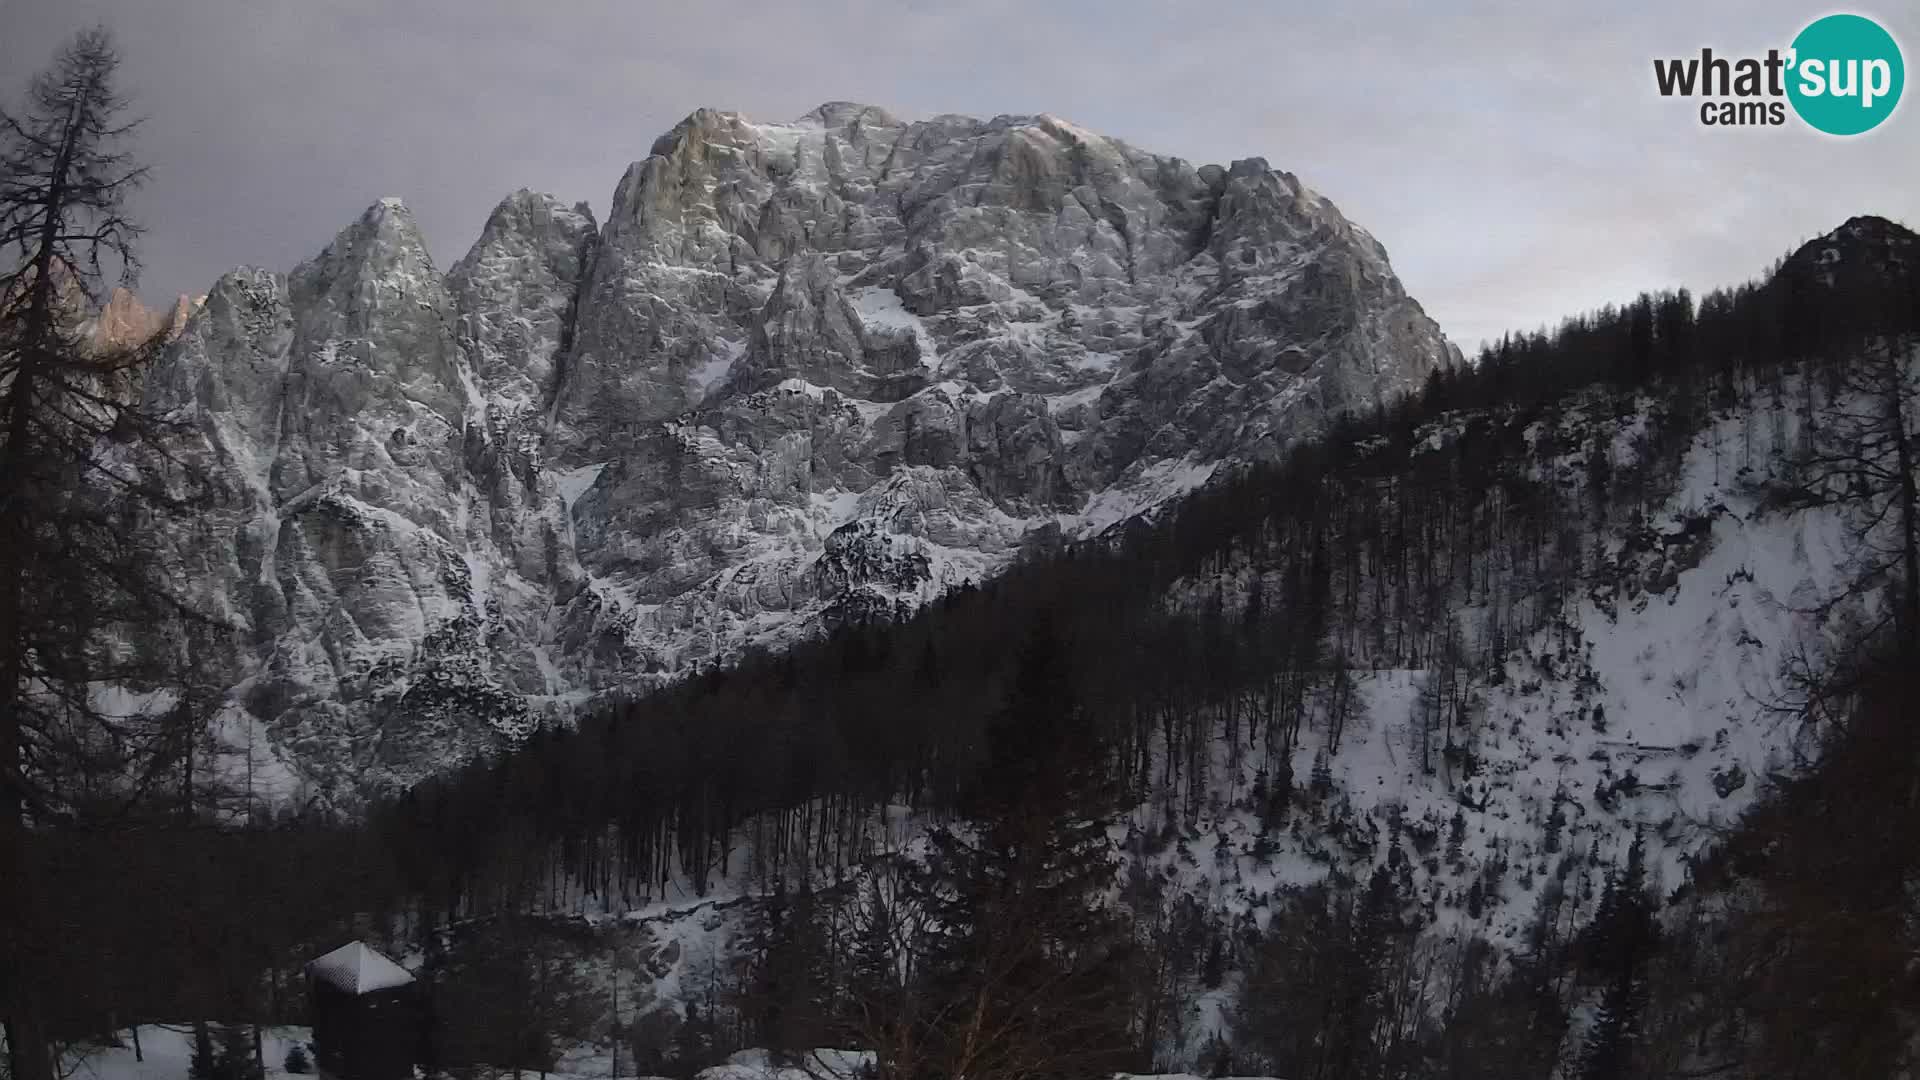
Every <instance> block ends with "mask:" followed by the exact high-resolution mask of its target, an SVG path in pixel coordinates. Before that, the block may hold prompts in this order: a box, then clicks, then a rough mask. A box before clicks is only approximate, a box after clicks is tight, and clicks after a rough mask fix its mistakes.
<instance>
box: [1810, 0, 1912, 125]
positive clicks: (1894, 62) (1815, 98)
mask: <svg viewBox="0 0 1920 1080" xmlns="http://www.w3.org/2000/svg"><path fill="white" fill-rule="evenodd" d="M1787 63H1788V64H1789V65H1790V70H1789V75H1788V82H1787V99H1788V100H1790V101H1792V102H1793V111H1794V112H1797V113H1799V114H1800V119H1802V120H1805V121H1806V122H1807V123H1809V124H1811V125H1813V126H1814V127H1815V128H1817V129H1819V130H1821V131H1824V132H1826V133H1827V134H1829V135H1858V134H1860V133H1861V132H1863V131H1871V130H1873V129H1874V128H1876V127H1878V126H1879V125H1880V122H1881V121H1883V120H1885V119H1886V118H1887V117H1889V116H1891V115H1893V110H1894V106H1896V105H1898V104H1900V90H1901V88H1902V87H1903V86H1905V85H1906V81H1907V71H1906V65H1905V64H1903V63H1901V60H1900V46H1899V45H1898V44H1897V43H1895V42H1894V40H1893V35H1892V34H1889V33H1887V32H1886V31H1885V30H1884V29H1882V28H1881V26H1880V24H1879V23H1877V22H1874V21H1873V20H1872V19H1869V18H1866V17H1865V16H1862V15H1828V16H1827V17H1825V18H1823V19H1815V20H1814V21H1813V22H1811V23H1808V24H1807V28H1806V29H1805V30H1802V31H1800V36H1798V37H1796V38H1794V39H1793V52H1792V53H1791V55H1790V59H1789V60H1788V61H1787Z"/></svg>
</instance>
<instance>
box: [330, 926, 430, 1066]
mask: <svg viewBox="0 0 1920 1080" xmlns="http://www.w3.org/2000/svg"><path fill="white" fill-rule="evenodd" d="M307 992H308V996H307V1000H308V1002H309V1003H310V1004H309V1009H310V1012H311V1019H312V1021H313V1050H314V1064H315V1066H316V1067H317V1068H318V1069H319V1072H320V1076H321V1077H322V1078H324V1080H413V1066H414V1062H415V1061H416V1060H418V1059H419V1056H420V1054H419V1051H420V1048H421V1045H422V1036H423V1033H424V1029H425V1023H424V1021H425V1008H424V1003H423V1002H422V1001H421V995H420V988H419V986H418V985H417V984H416V983H415V982H414V980H413V975H412V973H411V972H409V971H407V969H406V968H403V967H401V966H400V965H399V964H396V963H394V962H393V961H392V960H390V959H388V958H387V957H385V956H382V955H381V954H380V953H379V952H378V951H377V950H374V949H370V948H368V947H367V946H366V945H364V944H362V943H360V942H358V941H354V942H349V943H347V944H345V945H342V946H340V947H339V948H337V949H335V950H333V951H332V952H330V953H327V954H326V955H325V956H321V957H319V958H317V959H314V960H312V961H310V962H309V963H308V964H307Z"/></svg>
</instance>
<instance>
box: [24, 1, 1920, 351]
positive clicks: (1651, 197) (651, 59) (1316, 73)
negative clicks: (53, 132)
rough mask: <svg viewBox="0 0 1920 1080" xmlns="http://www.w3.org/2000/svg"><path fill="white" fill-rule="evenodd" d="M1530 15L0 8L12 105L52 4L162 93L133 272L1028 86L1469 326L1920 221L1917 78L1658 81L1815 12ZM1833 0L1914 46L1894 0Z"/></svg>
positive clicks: (985, 100)
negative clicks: (1206, 177) (1845, 125)
mask: <svg viewBox="0 0 1920 1080" xmlns="http://www.w3.org/2000/svg"><path fill="white" fill-rule="evenodd" d="M1552 6H1553V5H1548V4H1544V3H1537V4H1518V3H1516V4H1511V5H1492V4H1470V3H1450V4H1446V5H1441V4H1435V3H1432V2H1430V0H1426V2H1417V3H1404V4H1386V3H1369V4H1361V3H1340V4H1329V3H1315V4H1305V3H1281V2H1275V0H1266V2H1262V3H1248V4H1236V3H1232V2H1227V0H1222V2H1214V3H1208V4H1199V3H1177V2H1169V0H1141V2H1137V3H1135V2H1128V0H1085V2H1049V0H971V2H967V3H935V2H932V0H872V2H862V0H831V2H829V0H819V2H812V0H770V2H765V3H756V2H724V0H698V2H686V3H676V4H668V3H659V2H651V0H386V2H383V0H0V96H3V97H4V99H5V100H7V101H8V102H9V103H12V102H17V101H18V100H19V95H20V92H21V91H22V90H23V89H24V87H25V84H26V80H27V78H28V76H29V75H30V74H31V73H32V72H33V71H35V70H37V69H39V68H41V67H43V66H45V64H46V62H47V61H48V59H49V58H50V57H51V56H52V54H53V52H54V50H55V49H56V48H57V46H58V45H59V44H60V42H61V41H62V39H64V38H65V37H66V36H67V35H69V34H70V33H72V32H73V31H74V30H75V29H78V28H79V27H81V26H84V25H87V24H89V23H92V22H95V21H104V22H105V23H107V24H108V25H110V26H111V27H113V28H114V29H115V30H116V31H117V32H118V33H119V35H120V38H121V42H122V45H123V48H124V52H125V54H126V63H125V65H124V69H123V72H124V82H125V86H126V89H128V90H129V91H131V92H132V93H133V94H134V95H135V97H136V98H137V104H138V108H139V109H140V111H142V112H144V113H145V114H147V115H148V116H149V118H150V119H149V122H148V124H147V126H146V127H145V128H144V132H143V137H142V143H141V147H140V148H141V151H142V152H143V153H144V155H145V157H146V158H147V160H148V161H149V162H150V163H151V165H152V167H153V179H152V182H151V184H150V185H149V186H148V188H147V189H146V190H145V191H144V192H143V193H142V195H141V197H140V202H139V207H138V209H139V211H140V214H141V216H142V217H143V219H144V221H145V222H146V223H147V225H148V226H149V228H150V232H149V233H148V236H147V238H146V241H145V244H144V254H145V258H146V262H147V266H148V270H147V273H146V275H145V277H144V279H143V281H142V287H141V293H142V294H143V295H144V296H147V297H149V298H153V297H169V296H171V295H173V294H176V293H181V292H202V291H204V290H205V289H206V288H207V286H208V285H210V284H211V283H212V282H213V280H214V279H215V278H216V277H218V276H219V274H220V273H221V272H222V271H224V270H226V269H228V268H230V267H232V266H235V265H239V264H242V263H248V264H255V265H263V266H267V267H271V268H274V269H280V270H285V269H290V268H291V267H292V266H293V265H294V264H296V263H298V262H299V261H300V260H301V259H303V258H305V257H307V256H309V255H311V254H313V253H315V252H316V251H318V250H319V249H320V248H321V247H322V246H323V245H324V244H325V243H326V242H327V241H328V240H329V239H330V238H331V237H332V236H333V234H334V233H335V232H337V231H338V230H339V229H340V228H342V227H343V226H345V225H346V224H348V223H349V222H351V221H352V220H353V219H354V218H355V217H356V216H357V215H358V214H359V213H360V211H361V210H363V209H364V208H365V207H366V206H367V205H368V204H370V203H371V202H373V201H374V200H375V199H377V198H379V197H381V196H384V195H399V196H401V197H403V198H404V199H405V200H406V201H407V204H408V205H409V206H410V207H412V208H413V210H414V213H415V215H416V216H417V218H418V219H419V221H420V223H421V225H422V227H423V228H424V229H425V230H426V232H427V235H428V239H429V241H430V243H431V244H432V246H433V251H434V256H435V258H436V259H437V260H438V261H439V263H440V264H441V265H442V266H443V267H444V266H447V265H450V264H451V263H452V262H453V261H454V260H455V259H457V258H458V257H459V256H460V255H461V253H462V252H464V251H465V249H466V247H467V246H468V245H469V244H470V243H472V241H473V240H474V239H475V238H476V237H477V236H478V234H479V231H480V226H481V225H482V223H483V222H484V221H485V218H486V214H487V212H488V210H489V209H491V208H492V206H493V204H494V203H495V202H497V201H498V200H499V198H500V197H501V196H502V195H504V194H506V193H507V192H508V191H511V190H513V189H514V188H518V187H531V188H535V189H541V190H546V191H551V192H553V193H555V194H557V195H559V196H561V197H562V198H565V199H567V200H569V201H573V200H579V199H585V200H587V201H588V202H590V203H592V204H593V207H594V209H595V212H596V213H598V214H601V215H604V213H605V211H606V207H607V203H608V199H609V196H610V195H611V193H612V191H613V186H614V183H615V181H616V180H618V179H619V177H620V174H621V171H622V170H623V169H624V167H625V166H626V164H627V163H628V162H630V161H632V160H634V159H637V158H640V157H644V156H645V155H646V152H647V149H648V147H649V146H651V145H652V143H653V140H654V139H655V138H656V137H657V136H658V135H660V134H661V133H662V132H664V131H666V130H667V129H669V128H670V127H672V126H673V124H674V123H675V122H676V121H678V120H679V119H680V118H682V117H683V116H685V115H686V114H687V113H689V112H691V111H692V110H693V109H695V108H697V107H699V106H703V105H706V106H714V107H718V108H725V109H735V110H739V111H741V112H743V113H746V114H747V115H749V116H752V117H754V118H757V119H768V120H780V119H787V118H791V117H794V116H798V115H800V114H801V113H804V112H806V111H807V110H808V109H811V108H812V107H813V106H815V105H817V104H819V103H821V102H823V101H831V100H849V101H861V102H868V103H871V104H876V105H881V106H884V107H885V108H887V109H888V110H889V111H891V112H893V113H895V114H896V115H899V116H902V117H905V118H908V119H912V118H918V117H926V116H932V115H935V114H938V113H943V112H956V113H968V114H973V115H978V116H992V115H995V114H998V113H1037V112H1050V113H1053V114H1055V115H1058V116H1061V117H1065V118H1067V119H1069V120H1072V121H1074V122H1076V123H1079V124H1080V125H1082V126H1084V127H1089V128H1092V129H1094V130H1097V131H1100V132H1103V133H1106V134H1109V135H1113V136H1118V137H1120V138H1123V139H1126V140H1127V141H1129V142H1132V143H1133V144H1135V145H1137V146H1139V147H1142V148H1144V149H1148V150H1152V151H1155V152H1158V153H1164V154H1175V155H1178V156H1180V157H1184V158H1187V159H1189V160H1191V161H1193V162H1195V163H1206V162H1221V163H1225V162H1228V161H1231V160H1232V159H1234V158H1240V157H1249V156H1255V155H1258V156H1262V157H1265V158H1266V159H1267V160H1268V161H1269V162H1270V163H1272V164H1273V166H1274V167H1276V168H1282V169H1286V170H1288V171H1290V172H1293V173H1295V174H1296V175H1298V176H1299V177H1300V178H1301V179H1302V180H1303V181H1305V182H1306V183H1307V184H1308V185H1310V186H1312V187H1314V188H1316V189H1317V190H1319V191H1320V192H1321V193H1322V194H1324V195H1326V196H1328V197H1329V198H1331V199H1332V200H1333V201H1334V202H1335V203H1336V204H1338V205H1339V206H1340V207H1341V209H1342V210H1344V211H1345V212H1346V214H1347V215H1348V216H1349V217H1351V218H1352V219H1354V220H1355V221H1357V222H1359V223H1360V224H1362V225H1364V226H1365V227H1366V228H1367V229H1368V230H1370V231H1371V232H1372V233H1373V234H1374V235H1375V236H1377V237H1378V238H1379V239H1380V240H1381V242H1382V243H1384V244H1385V245H1386V247H1387V250H1388V253H1389V254H1390V255H1391V256H1392V259H1393V263H1394V266H1395V268H1396V269H1397V270H1398V271H1399V274H1400V277H1401V279H1402V280H1403V281H1404V282H1405V283H1406V286H1407V289H1408V291H1409V292H1411V293H1412V294H1413V295H1414V297H1415V298H1417V299H1418V300H1420V301H1421V303H1422V304H1424V305H1425V306H1426V308H1427V310H1428V311H1429V312H1430V313H1431V314H1432V315H1433V316H1434V317H1435V318H1437V319H1438V320H1439V321H1440V324H1441V326H1442V327H1443V328H1444V329H1445V330H1446V331H1447V332H1448V334H1449V335H1450V336H1452V337H1453V338H1454V340H1455V341H1457V342H1459V343H1460V344H1461V345H1462V347H1464V348H1468V349H1471V348H1472V347H1473V346H1474V345H1475V344H1476V343H1477V342H1478V341H1480V340H1481V339H1482V338H1483V337H1487V336H1492V335H1497V334H1498V333H1499V332H1500V331H1501V330H1503V329H1507V328H1530V327H1535V326H1538V325H1540V324H1543V323H1548V322H1552V321H1554V320H1556V319H1557V318H1558V317H1559V316H1561V315H1563V314H1567V313H1570V312H1573V311H1576V310H1581V309H1585V308H1590V307H1593V306H1596V305H1598V304H1601V303H1604V302H1608V301H1616V300H1619V299H1621V298H1623V297H1630V296H1631V295H1632V294H1633V293H1634V292H1637V291H1638V290H1640V289H1643V288H1654V287H1663V286H1674V285H1686V286H1689V287H1692V288H1694V289H1696V290H1699V289H1704V288H1710V287H1712V286H1715V285H1721V284H1727V283H1731V282H1735V281H1738V280H1743V279H1745V278H1748V277H1751V276H1754V275H1755V274H1757V273H1759V272H1760V271H1762V270H1763V269H1764V268H1765V267H1766V266H1767V265H1768V263H1770V262H1771V261H1772V260H1773V259H1774V258H1775V257H1776V256H1778V255H1780V254H1782V253H1783V252H1784V251H1785V250H1786V249H1788V248H1789V247H1791V246H1792V245H1794V244H1796V243H1798V242H1799V241H1801V240H1804V239H1806V238H1809V237H1811V236H1814V235H1817V234H1819V233H1821V232H1825V231H1826V230H1828V229H1830V228H1832V227H1834V226H1835V225H1838V224H1839V223H1840V222H1841V221H1843V220H1844V219H1846V218H1847V217H1849V216H1851V215H1853V214H1858V213H1877V214H1882V215H1885V216H1888V217H1892V218H1894V219H1895V220H1900V221H1904V222H1906V223H1907V224H1909V225H1920V105H1916V104H1915V103H1914V102H1913V101H1910V100H1909V101H1906V102H1904V103H1903V104H1902V106H1901V108H1900V110H1899V112H1897V113H1896V114H1895V115H1894V117H1893V118H1892V119H1891V120H1889V121H1888V122H1887V123H1885V124H1883V125H1882V126H1881V127H1880V128H1879V129H1878V130H1877V131H1875V132H1873V133H1871V134H1869V135H1866V136H1860V137H1856V138H1854V139H1850V140H1840V139H1832V138H1827V137H1824V136H1821V135H1818V134H1815V133H1813V132H1812V131H1810V130H1808V129H1807V128H1805V127H1804V126H1801V125H1799V124H1798V122H1797V121H1792V122H1790V123H1789V124H1788V125H1787V126H1786V127H1782V128H1749V129H1732V130H1717V129H1711V128H1705V127H1702V126H1701V125H1700V123H1699V119H1698V116H1697V112H1696V108H1697V106H1696V105H1693V104H1688V103H1685V102H1681V101H1677V100H1662V99H1660V98H1659V97H1658V95H1657V94H1656V93H1655V91H1654V89H1653V77H1652V65H1651V61H1652V59H1653V58H1654V57H1655V56H1683V55H1687V54H1689V53H1692V54H1696V55H1697V53H1698V51H1699V49H1700V48H1701V46H1703V45H1711V46H1713V47H1714V49H1715V51H1716V52H1720V53H1732V54H1741V55H1745V54H1757V53H1763V52H1764V50H1765V49H1766V48H1767V47H1769V46H1778V47H1781V48H1784V47H1785V46H1786V45H1787V44H1788V42H1789V41H1790V40H1791V39H1792V37H1793V35H1794V34H1795V33H1796V32H1797V31H1798V30H1799V29H1800V27H1801V26H1803V25H1805V24H1806V23H1807V22H1808V21H1810V20H1811V19H1812V18H1814V17H1816V16H1818V15H1820V14H1824V13H1826V12H1827V11H1829V10H1832V9H1830V8H1827V7H1825V6H1823V5H1820V4H1813V5H1809V4H1805V3H1797V4H1796V3H1780V2H1774V0H1764V2H1753V0H1740V2H1728V3H1682V4H1675V3H1667V2H1661V3H1642V2H1639V0H1623V2H1621V3H1614V4H1595V3H1590V2H1589V3H1581V4H1577V5H1573V4H1569V5H1566V6H1565V8H1564V11H1557V10H1549V8H1550V7H1552ZM1443 8H1444V9H1445V10H1441V9H1443ZM1851 10H1855V11H1858V12H1860V13H1862V14H1867V15H1870V16H1872V17H1874V18H1876V19H1878V20H1879V21H1880V22H1881V24H1882V25H1884V26H1886V27H1888V29H1890V30H1891V31H1892V32H1893V33H1894V35H1895V37H1896V38H1898V39H1899V40H1900V41H1901V42H1902V44H1903V46H1904V47H1905V48H1906V50H1907V59H1908V62H1909V63H1912V62H1913V60H1914V59H1915V55H1914V49H1915V43H1916V42H1920V14H1916V8H1915V5H1914V4H1913V3H1912V0H1898V2H1897V3H1895V2H1892V0H1882V3H1881V6H1880V7H1878V8H1854V9H1851ZM1908 96H1909V97H1911V96H1912V94H1909V95H1908Z"/></svg>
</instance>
